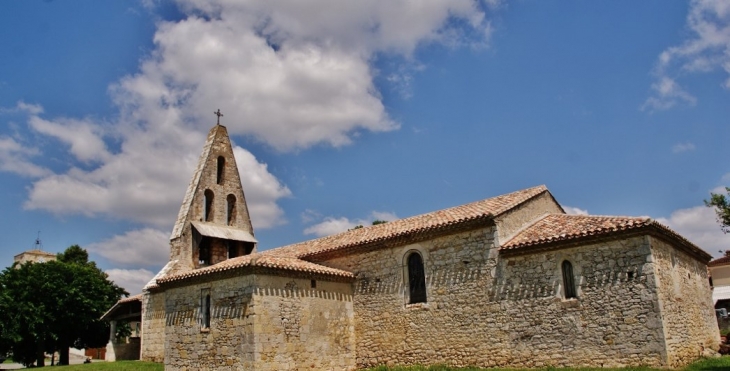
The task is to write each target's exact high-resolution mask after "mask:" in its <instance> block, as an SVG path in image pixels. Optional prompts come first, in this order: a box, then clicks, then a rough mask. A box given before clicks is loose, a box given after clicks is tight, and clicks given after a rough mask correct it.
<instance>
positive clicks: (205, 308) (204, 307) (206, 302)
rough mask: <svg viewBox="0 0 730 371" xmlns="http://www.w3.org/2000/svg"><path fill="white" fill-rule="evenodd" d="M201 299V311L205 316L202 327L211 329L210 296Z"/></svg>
mask: <svg viewBox="0 0 730 371" xmlns="http://www.w3.org/2000/svg"><path fill="white" fill-rule="evenodd" d="M201 299H202V300H201V301H202V303H200V304H201V305H200V306H201V308H200V309H201V312H202V315H203V316H202V317H203V318H201V320H202V321H201V322H202V323H201V327H203V328H210V294H206V295H205V296H204V297H202V298H201Z"/></svg>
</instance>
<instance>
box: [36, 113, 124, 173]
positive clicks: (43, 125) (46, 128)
mask: <svg viewBox="0 0 730 371" xmlns="http://www.w3.org/2000/svg"><path fill="white" fill-rule="evenodd" d="M28 124H29V125H30V127H31V128H33V129H34V130H36V131H37V132H39V133H41V134H45V135H47V136H51V137H54V138H56V139H58V140H60V141H61V142H63V143H65V144H67V145H69V146H70V152H71V154H73V155H74V156H75V157H76V158H77V159H78V160H80V161H82V162H85V163H88V162H91V161H101V160H104V159H107V158H109V156H110V154H109V152H108V151H107V149H106V144H105V143H104V140H103V139H102V135H103V132H102V129H101V127H100V126H99V125H95V124H94V123H92V122H90V121H87V120H76V119H69V118H59V119H56V120H55V122H51V121H48V120H44V119H42V118H40V117H39V116H37V114H35V113H31V117H30V120H29V121H28Z"/></svg>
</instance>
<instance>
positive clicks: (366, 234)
mask: <svg viewBox="0 0 730 371" xmlns="http://www.w3.org/2000/svg"><path fill="white" fill-rule="evenodd" d="M543 192H547V188H546V187H545V186H544V185H541V186H537V187H532V188H528V189H524V190H521V191H517V192H512V193H509V194H506V195H502V196H497V197H493V198H488V199H486V200H481V201H476V202H472V203H469V204H465V205H461V206H456V207H452V208H449V209H444V210H439V211H435V212H431V213H428V214H423V215H418V216H413V217H410V218H405V219H400V220H395V221H391V222H388V223H385V224H378V225H374V226H369V227H364V228H358V229H353V230H350V231H347V232H343V233H339V234H335V235H332V236H327V237H322V238H318V239H315V240H310V241H305V242H301V243H297V244H294V245H289V246H284V247H280V248H277V249H273V250H268V251H264V252H261V253H255V254H252V255H246V256H241V257H237V258H233V259H228V260H225V261H223V262H221V263H218V264H216V265H212V266H209V267H206V268H201V269H196V270H193V271H189V272H184V273H180V274H174V275H170V276H166V277H162V278H159V279H157V280H156V281H157V283H158V284H164V283H167V282H173V281H179V280H184V279H188V278H192V277H198V276H203V275H207V274H212V273H215V272H222V271H227V270H232V269H237V268H243V267H264V268H272V269H282V270H289V271H300V272H308V273H317V274H324V275H330V276H339V277H347V278H353V277H354V275H353V274H352V273H351V272H347V271H343V270H339V269H334V268H330V267H326V266H323V265H319V264H315V263H312V262H308V261H305V260H302V259H303V258H305V257H308V256H312V255H316V254H320V253H323V252H331V251H335V250H340V249H346V248H350V247H354V246H358V245H365V244H368V243H371V242H377V241H384V240H387V239H390V238H397V237H399V236H403V235H407V234H409V233H414V232H415V233H418V232H427V231H432V230H438V229H439V228H444V227H449V226H452V225H456V224H459V223H463V222H467V221H471V220H476V219H479V218H487V217H493V216H497V215H500V214H502V213H504V212H506V211H508V210H510V209H512V208H514V207H516V206H518V205H519V204H521V203H523V202H525V201H527V200H529V199H531V198H533V197H535V196H537V195H539V194H542V193H543Z"/></svg>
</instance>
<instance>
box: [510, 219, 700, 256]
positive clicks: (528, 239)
mask: <svg viewBox="0 0 730 371" xmlns="http://www.w3.org/2000/svg"><path fill="white" fill-rule="evenodd" d="M638 231H641V232H644V233H649V234H652V235H656V236H659V237H664V238H669V239H671V240H673V241H675V242H677V245H678V246H679V247H680V248H682V249H683V250H685V251H686V252H688V253H690V254H692V255H694V256H695V257H697V258H699V259H700V260H703V261H705V262H707V261H709V260H710V259H711V258H712V257H711V256H710V255H709V254H708V253H706V252H705V251H704V250H702V249H700V248H699V247H697V246H696V245H695V244H693V243H692V242H690V241H688V240H687V239H685V238H684V237H682V236H680V235H679V234H677V233H676V232H674V231H672V230H671V229H669V228H667V227H666V226H664V225H662V224H660V223H658V222H657V221H655V220H653V219H651V218H648V217H628V216H595V215H568V214H548V215H545V216H544V217H543V218H541V219H539V220H537V221H535V222H534V223H533V224H532V225H530V226H529V227H527V228H525V229H524V230H522V231H521V232H519V233H518V234H517V235H515V236H514V237H513V238H512V239H511V240H509V241H507V242H506V243H505V244H503V245H502V246H501V247H500V251H501V252H504V253H507V254H510V253H522V252H529V251H534V250H543V249H549V248H554V247H556V246H558V245H560V244H558V243H563V242H571V241H575V242H585V241H590V240H595V239H600V238H609V237H616V236H623V235H625V234H630V233H633V232H638Z"/></svg>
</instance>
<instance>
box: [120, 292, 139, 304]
mask: <svg viewBox="0 0 730 371" xmlns="http://www.w3.org/2000/svg"><path fill="white" fill-rule="evenodd" d="M132 301H142V294H137V295H132V296H130V297H127V298H121V299H120V300H119V301H118V302H117V303H119V304H122V303H129V302H132Z"/></svg>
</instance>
